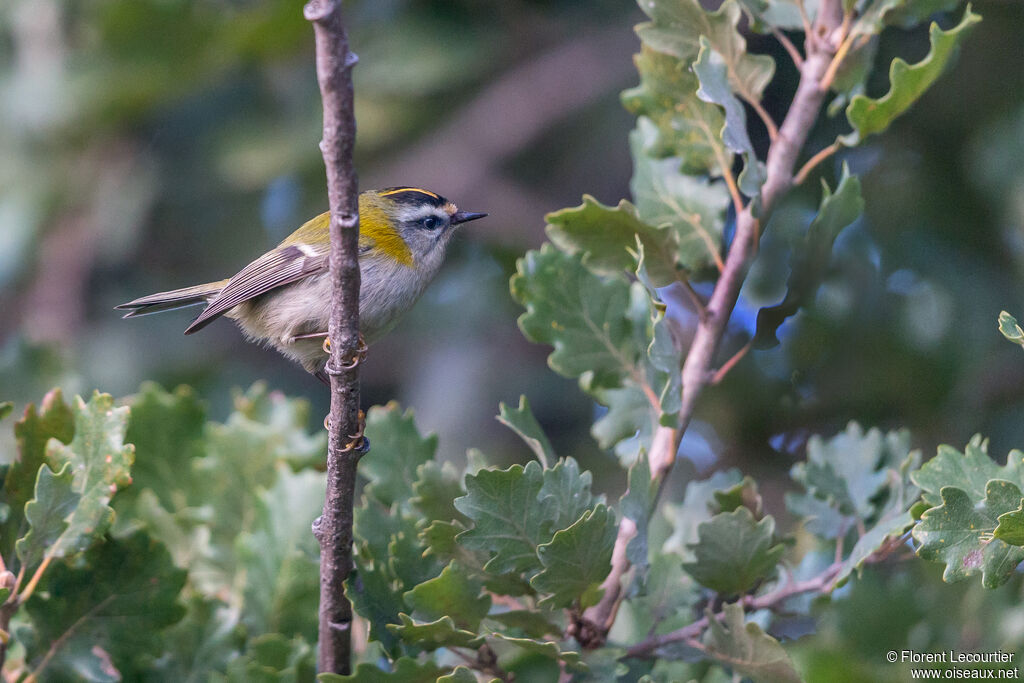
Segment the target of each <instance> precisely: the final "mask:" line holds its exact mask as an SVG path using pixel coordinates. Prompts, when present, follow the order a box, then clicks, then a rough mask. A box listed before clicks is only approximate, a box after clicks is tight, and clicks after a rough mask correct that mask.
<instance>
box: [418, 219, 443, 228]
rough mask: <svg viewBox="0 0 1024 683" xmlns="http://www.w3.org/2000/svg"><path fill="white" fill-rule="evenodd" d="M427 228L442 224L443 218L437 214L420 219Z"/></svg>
mask: <svg viewBox="0 0 1024 683" xmlns="http://www.w3.org/2000/svg"><path fill="white" fill-rule="evenodd" d="M420 222H421V223H422V224H423V227H424V228H426V229H427V230H434V229H436V228H437V226H439V225H441V219H440V218H438V217H437V216H427V217H426V218H424V219H422V220H421V221H420Z"/></svg>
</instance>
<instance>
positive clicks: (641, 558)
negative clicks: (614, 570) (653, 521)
mask: <svg viewBox="0 0 1024 683" xmlns="http://www.w3.org/2000/svg"><path fill="white" fill-rule="evenodd" d="M657 490H658V486H657V483H656V482H654V481H652V480H651V468H650V465H649V464H648V462H647V456H646V455H641V456H640V457H639V458H637V461H636V462H635V463H633V466H632V467H630V468H629V479H628V486H627V488H626V492H625V493H624V494H622V498H621V499H619V509H620V510H621V512H622V516H623V517H624V518H626V519H630V520H632V521H633V524H635V525H636V536H634V537H633V538H632V539H631V540H630V542H629V544H628V545H627V546H626V559H628V560H629V563H630V564H631V565H633V566H634V567H636V568H637V570H638V572H640V574H641V576H642V575H643V573H644V572H646V570H647V565H648V562H649V559H648V557H649V554H650V553H649V551H648V547H647V526H648V524H649V523H650V516H651V512H652V511H653V510H654V501H655V498H656V496H657Z"/></svg>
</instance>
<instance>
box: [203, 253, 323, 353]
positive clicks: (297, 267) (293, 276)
mask: <svg viewBox="0 0 1024 683" xmlns="http://www.w3.org/2000/svg"><path fill="white" fill-rule="evenodd" d="M326 269H327V249H326V245H325V247H324V248H317V247H313V246H310V245H306V244H303V245H290V246H281V247H278V248H277V249H274V250H273V251H269V252H267V253H266V254H264V255H263V256H261V257H259V258H258V259H256V260H255V261H253V262H252V263H250V264H249V265H247V266H246V267H245V268H243V269H242V270H240V271H239V272H238V274H237V275H235V276H234V277H232V278H231V279H230V280H228V283H227V284H226V285H224V289H222V290H221V291H220V294H218V295H217V296H216V297H215V298H214V299H213V300H212V301H210V305H209V306H207V307H206V310H204V311H203V312H202V313H200V314H199V317H198V318H196V319H195V320H193V321H192V324H191V325H189V326H188V329H186V330H185V334H192V333H193V332H198V331H199V330H201V329H203V328H204V327H206V326H207V325H209V324H210V323H211V322H213V320H214V319H215V318H217V317H219V316H221V315H223V314H224V313H225V312H227V311H228V310H229V309H231V308H233V307H235V306H237V305H238V304H240V303H242V302H243V301H248V300H249V299H252V298H253V297H257V296H259V295H260V294H264V293H266V292H269V291H270V290H272V289H276V288H277V287H280V286H282V285H286V284H289V283H291V282H295V281H296V280H301V279H302V278H304V277H308V276H310V275H313V274H314V273H319V272H322V271H324V270H326Z"/></svg>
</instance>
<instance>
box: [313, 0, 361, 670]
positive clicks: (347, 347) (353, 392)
mask: <svg viewBox="0 0 1024 683" xmlns="http://www.w3.org/2000/svg"><path fill="white" fill-rule="evenodd" d="M303 14H304V15H305V17H306V19H307V20H309V21H311V22H313V32H314V34H315V37H316V72H317V80H318V82H319V84H320V95H321V98H322V99H323V109H324V130H323V140H322V141H321V143H320V150H321V152H323V157H324V164H325V165H326V167H327V196H328V199H329V201H330V214H331V223H330V239H331V254H330V277H331V318H330V324H329V326H328V330H329V333H330V339H331V358H330V360H329V361H328V364H327V368H326V370H327V373H328V374H329V375H330V378H331V413H330V422H329V430H328V431H329V433H328V444H327V493H326V496H325V499H324V509H323V515H322V516H321V517H320V519H319V523H318V524H317V525H315V527H316V535H317V540H318V541H319V542H320V638H319V660H318V667H319V670H320V671H321V672H331V673H340V674H348V673H350V672H351V650H352V641H351V630H352V605H351V604H350V603H349V601H348V599H347V598H346V597H345V579H347V578H348V575H349V572H350V571H351V570H352V518H353V511H352V507H353V501H354V498H355V484H356V465H357V463H358V462H359V457H360V454H361V453H360V452H359V451H357V450H354V449H352V448H351V439H352V437H351V436H350V435H356V434H361V433H362V432H361V426H360V424H359V422H360V417H359V369H358V364H350V363H346V359H351V358H355V357H356V356H357V354H358V348H359V255H358V248H359V185H358V179H357V178H356V173H355V169H354V167H353V164H352V148H353V146H354V144H355V135H356V121H355V114H354V113H353V92H352V67H353V66H354V65H355V63H356V61H357V59H356V56H355V55H354V54H352V53H351V52H350V51H349V47H348V37H347V36H346V34H345V26H344V23H343V21H342V16H341V2H340V0H311V1H310V2H309V3H308V4H307V5H306V6H305V8H304V9H303Z"/></svg>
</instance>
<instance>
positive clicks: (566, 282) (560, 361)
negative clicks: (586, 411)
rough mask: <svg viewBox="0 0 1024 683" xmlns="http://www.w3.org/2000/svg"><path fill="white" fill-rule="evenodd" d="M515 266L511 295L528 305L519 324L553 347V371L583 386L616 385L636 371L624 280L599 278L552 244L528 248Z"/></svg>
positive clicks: (636, 354)
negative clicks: (577, 380)
mask: <svg viewBox="0 0 1024 683" xmlns="http://www.w3.org/2000/svg"><path fill="white" fill-rule="evenodd" d="M516 270H517V274H516V275H514V276H513V277H512V282H511V288H512V296H513V297H514V298H515V299H516V301H518V302H519V303H520V304H522V305H523V306H525V307H526V313H524V314H523V315H521V316H520V317H519V328H520V329H521V330H522V331H523V334H524V335H525V336H526V338H527V339H529V340H530V341H534V342H537V343H541V344H550V345H551V346H553V347H555V350H554V352H553V353H552V354H551V355H550V356H549V357H548V365H550V366H551V369H553V370H554V371H555V372H557V373H559V374H561V375H565V376H566V377H579V378H580V384H581V386H582V387H583V388H584V389H585V390H592V389H596V388H600V387H618V386H620V385H621V384H622V381H623V379H624V378H626V377H627V376H629V375H630V374H631V373H633V372H634V371H635V369H636V365H637V362H638V358H639V357H640V354H641V353H642V349H641V348H638V347H637V344H636V338H637V331H636V330H635V324H634V322H633V321H632V320H631V319H630V317H629V316H628V315H627V313H628V310H629V306H630V303H631V300H630V297H631V295H630V286H629V284H628V283H626V282H625V280H622V279H619V278H610V279H602V278H600V277H598V276H596V275H594V274H593V273H591V272H590V271H588V270H587V269H586V268H585V267H584V266H583V264H582V262H581V261H580V259H579V258H577V257H573V256H569V255H567V254H564V253H562V252H560V251H558V250H557V249H555V248H554V247H553V246H551V245H550V244H545V245H544V246H543V247H541V249H540V251H531V252H528V253H527V254H526V256H525V257H524V258H521V259H519V261H518V262H517V263H516ZM645 296H646V295H645Z"/></svg>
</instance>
